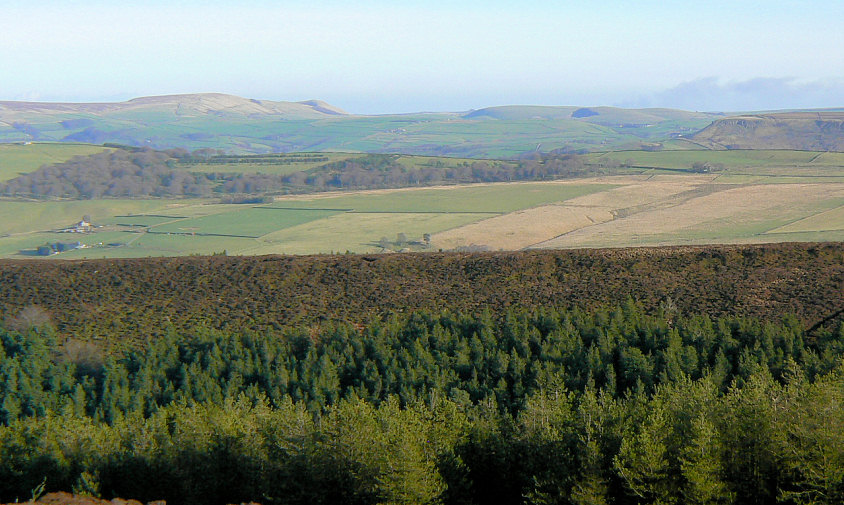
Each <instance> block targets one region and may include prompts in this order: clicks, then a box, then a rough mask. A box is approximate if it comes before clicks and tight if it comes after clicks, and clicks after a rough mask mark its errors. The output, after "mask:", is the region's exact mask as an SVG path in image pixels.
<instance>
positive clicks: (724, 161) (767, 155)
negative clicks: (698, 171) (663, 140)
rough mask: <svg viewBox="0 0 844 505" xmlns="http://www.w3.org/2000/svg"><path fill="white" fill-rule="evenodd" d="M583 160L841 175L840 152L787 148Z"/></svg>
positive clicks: (620, 154)
mask: <svg viewBox="0 0 844 505" xmlns="http://www.w3.org/2000/svg"><path fill="white" fill-rule="evenodd" d="M586 160H587V163H591V164H601V163H606V162H607V161H608V160H615V161H617V162H620V163H624V164H625V165H630V166H631V168H630V171H632V172H639V173H642V170H643V169H645V170H647V169H652V170H656V171H658V169H666V170H667V171H675V170H691V168H692V165H693V164H694V163H695V162H701V163H712V164H721V165H723V170H719V171H718V173H722V174H723V175H726V176H737V177H739V176H740V177H765V176H777V177H818V176H820V177H841V176H842V175H844V153H832V152H814V151H790V150H760V151H749V150H736V151H706V150H689V151H683V150H667V151H653V152H651V151H612V152H606V153H593V154H588V155H586Z"/></svg>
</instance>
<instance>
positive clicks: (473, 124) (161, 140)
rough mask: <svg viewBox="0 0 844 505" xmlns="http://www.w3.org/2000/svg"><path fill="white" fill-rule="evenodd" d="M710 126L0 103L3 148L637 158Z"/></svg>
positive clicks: (591, 117)
mask: <svg viewBox="0 0 844 505" xmlns="http://www.w3.org/2000/svg"><path fill="white" fill-rule="evenodd" d="M713 117H715V116H712V115H707V114H699V113H691V112H685V111H673V110H667V109H641V110H638V109H617V108H611V107H594V108H591V109H585V108H582V107H531V106H506V107H492V108H489V109H482V110H478V111H472V112H468V113H465V112H443V113H417V114H393V115H390V114H387V115H377V116H367V115H354V114H347V113H345V112H344V111H343V110H341V109H339V108H337V107H335V106H333V105H329V104H327V103H325V102H322V101H319V100H308V101H304V102H274V101H267V100H253V99H247V98H241V97H237V96H232V95H225V94H219V93H200V94H187V95H168V96H155V97H142V98H135V99H133V100H129V101H126V102H119V103H78V104H75V103H45V102H0V143H3V142H27V141H39V142H59V141H64V142H87V143H93V144H102V143H106V142H108V143H119V144H126V145H131V146H146V147H153V148H160V149H168V148H174V147H183V148H186V149H189V150H195V149H200V148H212V149H223V150H225V151H227V152H231V153H260V154H265V153H286V152H297V151H321V152H326V151H334V152H370V153H387V152H389V153H401V154H422V155H446V156H458V157H472V158H501V157H514V156H518V155H520V154H523V153H525V152H532V151H535V150H541V151H544V152H548V151H552V150H564V151H567V152H572V151H595V150H603V149H606V148H608V147H619V148H622V147H624V148H634V149H635V148H636V147H637V146H639V145H640V144H641V143H642V142H643V141H651V140H655V141H658V140H660V139H665V138H668V137H670V136H672V135H687V134H691V133H693V132H695V131H697V130H699V129H701V128H703V127H705V126H706V125H707V124H709V123H710V122H711V120H712V119H713Z"/></svg>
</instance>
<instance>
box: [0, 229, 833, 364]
mask: <svg viewBox="0 0 844 505" xmlns="http://www.w3.org/2000/svg"><path fill="white" fill-rule="evenodd" d="M631 298H632V299H634V300H636V301H638V302H640V303H642V304H643V306H644V307H645V309H646V310H650V309H656V308H657V307H659V306H660V304H663V305H664V304H668V305H671V306H676V307H677V309H679V310H680V311H682V312H683V313H705V314H709V315H711V316H719V315H727V314H730V315H737V316H753V317H761V318H778V317H781V316H784V315H786V314H794V315H796V316H797V317H798V318H799V319H800V320H801V321H802V322H803V323H804V325H805V326H806V328H810V327H812V326H814V325H816V324H818V323H821V322H824V321H826V320H827V319H828V320H829V321H832V322H834V321H837V320H838V319H840V317H839V314H838V312H839V311H840V310H841V309H844V243H840V242H829V243H800V244H798V243H783V244H766V245H746V246H730V245H725V246H686V247H664V248H634V249H630V248H627V249H599V250H563V251H526V252H498V253H427V254H415V253H411V254H402V255H318V256H300V257H291V256H260V257H225V256H210V257H208V256H207V257H185V258H149V259H124V260H79V261H62V262H32V261H19V260H3V261H0V313H4V314H17V313H18V312H19V311H20V310H21V309H23V308H25V307H27V306H31V305H35V306H39V307H42V308H44V309H46V310H47V311H48V312H49V314H50V316H51V318H52V320H53V322H54V323H55V324H56V326H57V328H58V330H59V332H60V334H62V335H65V336H73V337H76V338H83V339H90V338H93V339H98V340H102V341H103V343H105V344H107V345H109V346H111V345H115V346H118V347H120V346H122V345H123V344H126V343H135V344H142V343H143V342H144V341H146V340H147V339H149V338H151V337H154V336H156V335H161V334H163V333H165V332H166V331H167V330H168V328H170V327H173V328H175V329H177V330H179V329H188V328H196V327H209V328H222V329H226V330H241V329H250V330H257V331H269V330H278V329H280V328H283V327H286V326H290V325H302V324H305V325H310V326H311V327H313V328H318V327H320V326H323V325H330V324H332V322H337V321H350V322H354V323H366V322H367V321H368V320H369V319H370V318H373V317H374V318H378V317H382V316H385V315H386V314H389V313H394V312H409V311H413V310H419V309H428V310H446V309H447V310H450V311H462V312H471V313H477V312H479V311H482V310H484V309H489V310H491V311H492V312H493V313H494V314H504V313H506V309H508V308H536V307H540V306H552V307H560V308H565V307H580V308H586V309H591V308H595V307H599V306H605V305H607V304H618V303H623V302H625V301H626V300H628V299H631ZM837 318H838V319H837Z"/></svg>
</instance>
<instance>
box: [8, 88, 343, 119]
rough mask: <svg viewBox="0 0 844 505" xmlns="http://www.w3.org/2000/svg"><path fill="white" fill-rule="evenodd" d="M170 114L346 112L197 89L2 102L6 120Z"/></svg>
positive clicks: (324, 105) (302, 116)
mask: <svg viewBox="0 0 844 505" xmlns="http://www.w3.org/2000/svg"><path fill="white" fill-rule="evenodd" d="M144 112H147V113H159V114H171V115H173V116H198V115H222V116H225V115H236V116H251V115H279V116H284V117H286V118H289V119H316V118H321V117H325V116H337V115H345V114H346V112H345V111H343V110H341V109H339V108H337V107H334V106H333V105H329V104H327V103H325V102H322V101H319V100H309V101H306V102H272V101H268V100H250V99H247V98H241V97H239V96H233V95H225V94H222V93H195V94H187V95H163V96H148V97H142V98H134V99H132V100H128V101H126V102H111V103H53V102H2V101H0V118H2V120H3V121H6V122H8V121H10V120H14V119H15V118H16V117H19V118H21V119H23V118H26V117H30V116H33V115H37V114H43V115H54V114H89V115H94V116H120V115H122V114H127V113H130V114H135V115H137V114H138V113H144Z"/></svg>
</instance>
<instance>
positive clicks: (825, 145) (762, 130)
mask: <svg viewBox="0 0 844 505" xmlns="http://www.w3.org/2000/svg"><path fill="white" fill-rule="evenodd" d="M693 140H694V141H696V142H698V143H700V144H702V145H705V146H707V147H710V148H712V149H799V150H806V151H844V112H799V113H796V112H795V113H782V114H764V115H752V116H736V117H729V118H724V119H719V120H717V121H715V122H713V123H712V124H711V125H709V126H708V127H706V128H704V129H703V130H701V131H700V132H698V133H697V134H696V135H695V136H694V137H693Z"/></svg>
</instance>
